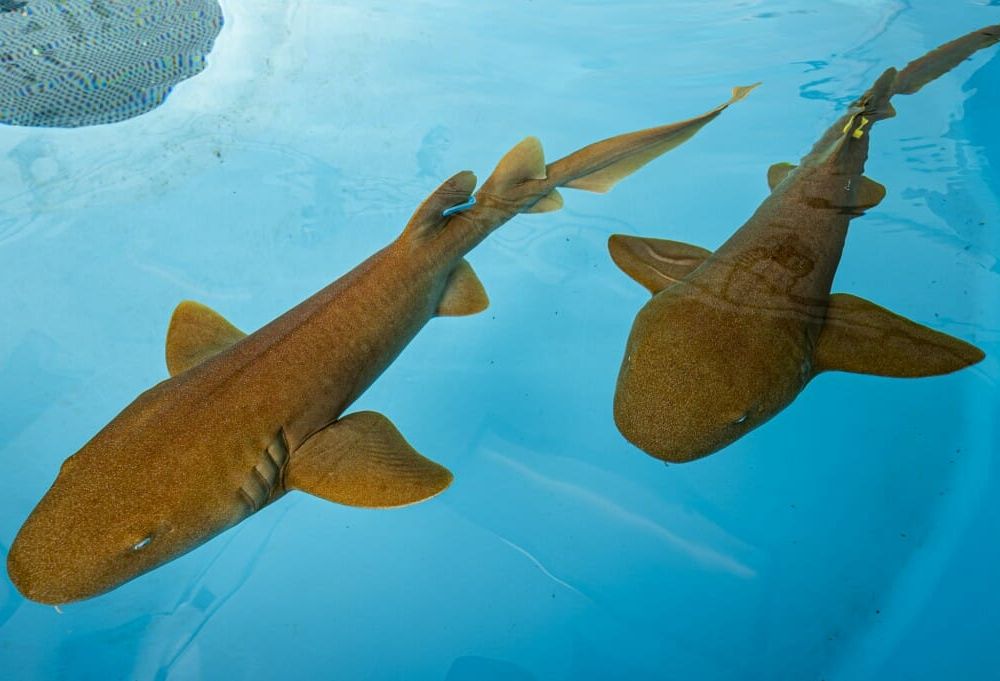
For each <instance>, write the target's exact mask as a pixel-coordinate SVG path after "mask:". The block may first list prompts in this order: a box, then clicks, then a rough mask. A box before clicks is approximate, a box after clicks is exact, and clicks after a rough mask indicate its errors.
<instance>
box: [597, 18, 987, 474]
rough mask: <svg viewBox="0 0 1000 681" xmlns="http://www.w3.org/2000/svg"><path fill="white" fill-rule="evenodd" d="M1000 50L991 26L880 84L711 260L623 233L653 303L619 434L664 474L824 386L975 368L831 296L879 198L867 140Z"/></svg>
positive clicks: (636, 346) (639, 339) (626, 380)
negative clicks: (902, 106) (981, 56)
mask: <svg viewBox="0 0 1000 681" xmlns="http://www.w3.org/2000/svg"><path fill="white" fill-rule="evenodd" d="M998 40H1000V26H991V27H988V28H985V29H982V30H979V31H975V32H973V33H970V34H968V35H966V36H964V37H962V38H959V39H957V40H955V41H952V42H950V43H947V44H946V45H943V46H941V47H939V48H937V49H936V50H933V51H931V52H929V53H928V54H927V55H925V56H924V57H922V58H920V59H918V60H916V61H913V62H911V63H910V64H908V65H907V66H906V67H905V68H904V69H903V70H902V71H898V72H897V70H896V69H893V68H890V69H888V70H887V71H885V72H884V73H883V74H882V75H881V76H880V77H879V78H878V80H877V81H876V82H875V84H874V85H873V86H872V87H871V89H869V90H868V91H867V92H866V93H865V94H864V95H862V96H861V98H860V99H858V100H857V101H855V102H854V103H853V104H851V106H850V107H849V108H848V110H847V112H846V113H845V114H844V115H843V116H842V117H841V118H840V119H839V120H838V121H837V122H836V123H834V124H833V126H832V127H830V129H829V130H827V131H826V133H825V134H824V135H823V136H822V137H821V138H820V139H819V141H818V142H817V143H816V144H815V146H813V148H812V150H811V151H810V152H809V154H808V155H806V156H805V157H804V158H803V159H802V160H801V162H800V163H799V165H798V166H794V165H791V164H788V163H780V164H777V165H774V166H772V167H771V168H770V170H769V171H768V174H767V179H768V184H769V185H770V188H771V193H770V195H769V196H768V197H767V199H765V200H764V202H763V203H762V204H761V205H760V206H759V207H758V208H757V210H756V212H755V213H754V214H753V216H752V217H751V218H750V219H749V220H748V221H747V222H746V223H745V224H744V225H743V226H742V227H740V228H739V229H738V230H737V231H736V232H735V233H734V234H733V235H732V236H731V237H730V238H729V239H728V240H727V241H726V242H725V243H724V244H722V246H721V247H719V249H718V250H716V251H715V252H714V253H712V252H710V251H707V250H705V249H703V248H699V247H697V246H693V245H690V244H686V243H681V242H677V241H669V240H665V239H651V238H640V237H634V236H625V235H620V234H616V235H613V236H612V237H611V238H610V239H609V249H610V251H611V256H612V258H613V260H614V261H615V262H616V263H617V264H618V266H619V267H621V269H622V270H623V271H624V272H625V273H627V274H628V275H630V276H631V277H632V278H633V279H635V280H636V281H637V282H639V283H640V284H642V285H643V286H645V287H646V288H647V289H648V290H649V291H650V292H651V293H652V294H653V298H652V299H651V300H650V301H648V302H647V303H646V304H645V306H644V307H643V308H642V309H641V311H640V312H639V314H638V316H637V317H636V319H635V322H634V324H633V326H632V331H631V334H630V335H629V338H628V342H627V346H626V350H625V356H624V359H623V360H622V364H621V370H620V373H619V376H618V383H617V388H616V391H615V398H614V418H615V422H616V424H617V426H618V429H619V430H620V431H621V433H622V434H623V435H624V436H625V437H626V439H628V440H629V441H631V442H632V443H633V444H635V445H636V446H637V447H639V448H640V449H642V450H643V451H645V452H646V453H648V454H650V455H652V456H654V457H656V458H658V459H663V460H665V461H668V462H685V461H691V460H693V459H697V458H699V457H703V456H706V455H708V454H711V453H713V452H715V451H717V450H719V449H721V448H722V447H725V446H726V445H728V444H730V443H732V442H733V441H735V440H736V439H738V438H740V437H742V436H743V435H745V434H746V433H748V432H749V431H750V430H752V429H753V428H756V427H757V426H759V425H761V424H762V423H764V422H765V421H767V420H768V419H770V418H771V417H773V416H774V415H775V414H777V413H778V412H780V411H781V410H782V409H784V408H785V407H786V406H787V405H788V404H789V403H790V402H791V401H792V400H794V399H795V397H796V396H797V395H798V394H799V392H800V391H801V390H803V389H804V388H805V387H806V385H807V384H808V383H809V381H810V380H812V378H813V377H815V376H816V375H818V374H820V373H822V372H824V371H849V372H855V373H863V374H874V375H878V376H899V377H916V376H933V375H938V374H945V373H949V372H952V371H957V370H958V369H961V368H963V367H967V366H969V365H971V364H975V363H976V362H979V361H980V360H981V359H982V358H983V353H982V352H981V351H980V350H978V349H977V348H975V347H973V346H972V345H970V344H968V343H966V342H964V341H962V340H959V339H957V338H953V337H951V336H948V335H945V334H943V333H939V332H937V331H934V330H932V329H929V328H927V327H926V326H922V325H920V324H917V323H915V322H913V321H910V320H908V319H905V318H903V317H901V316H899V315H896V314H893V313H892V312H889V311H888V310H886V309H883V308H881V307H879V306H877V305H875V304H874V303H871V302H869V301H867V300H864V299H862V298H859V297H857V296H853V295H850V294H846V293H831V285H832V282H833V277H834V273H835V272H836V270H837V266H838V264H839V262H840V257H841V253H842V251H843V248H844V241H845V239H846V236H847V228H848V225H849V224H850V221H851V220H852V219H853V218H855V217H857V216H859V215H861V214H862V213H863V212H864V211H865V210H866V209H868V208H871V207H873V206H875V205H876V204H878V203H879V201H881V199H882V198H883V196H884V195H885V189H884V188H883V187H882V186H881V185H879V184H878V183H876V182H874V181H873V180H870V179H868V178H867V177H865V176H864V175H863V174H862V173H863V171H864V165H865V160H866V159H867V157H868V144H869V133H870V131H871V129H872V127H873V126H874V124H875V123H876V122H877V121H880V120H882V119H884V118H889V117H891V116H893V115H895V111H894V110H893V108H892V105H891V104H890V99H891V98H892V97H893V95H897V94H900V95H903V94H913V93H915V92H917V91H918V90H919V89H920V88H921V87H922V86H923V85H925V84H927V83H928V82H930V81H932V80H934V79H935V78H937V77H939V76H941V75H942V74H944V73H946V72H947V71H949V70H951V69H952V68H954V67H955V66H957V65H958V64H959V63H960V62H962V61H963V60H964V59H966V58H967V57H969V56H970V55H971V54H973V53H974V52H976V51H977V50H980V49H983V48H985V47H988V46H990V45H993V44H994V43H996V42H997V41H998Z"/></svg>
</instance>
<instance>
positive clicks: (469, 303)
mask: <svg viewBox="0 0 1000 681" xmlns="http://www.w3.org/2000/svg"><path fill="white" fill-rule="evenodd" d="M489 305H490V299H489V296H487V295H486V289H485V288H483V283H482V282H481V281H479V277H477V276H476V273H475V271H474V270H473V269H472V265H470V264H469V261H468V260H465V259H464V258H463V259H462V260H461V261H460V262H459V263H458V266H457V267H456V268H455V269H454V271H452V273H451V276H450V277H448V284H447V285H446V286H445V289H444V295H442V296H441V301H440V302H439V303H438V307H437V311H436V312H435V314H436V315H437V316H439V317H462V316H465V315H470V314H476V313H477V312H482V311H483V310H485V309H486V308H487V307H489Z"/></svg>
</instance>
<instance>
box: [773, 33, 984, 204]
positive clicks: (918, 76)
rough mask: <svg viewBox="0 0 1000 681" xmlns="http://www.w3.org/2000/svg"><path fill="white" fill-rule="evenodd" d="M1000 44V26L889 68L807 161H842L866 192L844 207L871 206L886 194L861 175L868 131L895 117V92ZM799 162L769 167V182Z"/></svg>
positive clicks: (911, 88)
mask: <svg viewBox="0 0 1000 681" xmlns="http://www.w3.org/2000/svg"><path fill="white" fill-rule="evenodd" d="M997 42H1000V25H997V26H989V27H987V28H983V29H980V30H978V31H973V32H972V33H969V34H967V35H964V36H962V37H961V38H958V39H956V40H952V41H951V42H949V43H945V44H944V45H941V46H940V47H938V48H936V49H934V50H931V51H930V52H928V53H927V54H925V55H924V56H922V57H920V58H919V59H916V60H914V61H912V62H910V63H909V64H907V65H906V66H905V67H903V69H902V70H897V69H895V68H889V69H886V70H885V71H884V72H883V73H882V75H880V76H879V77H878V79H877V80H876V81H875V83H874V84H873V85H872V86H871V87H870V88H869V89H868V90H867V91H866V92H865V93H864V94H863V95H861V97H859V98H858V99H857V100H856V101H855V102H854V103H853V104H851V106H850V107H849V108H848V110H847V112H846V113H845V114H844V115H843V116H841V117H840V119H839V120H837V121H836V122H835V123H834V124H833V125H832V126H830V128H829V129H828V130H827V131H826V132H825V133H824V134H823V136H822V137H821V138H820V139H819V141H817V142H816V144H815V145H813V148H812V150H810V152H809V153H808V154H807V155H806V156H805V158H803V159H802V164H803V165H805V164H807V163H810V162H812V163H829V162H833V163H836V164H837V165H838V166H839V167H840V168H841V170H840V173H841V174H842V175H844V176H845V177H846V176H851V175H855V176H858V177H859V178H860V179H861V182H860V184H859V185H858V186H859V187H860V188H861V191H860V192H858V193H857V194H856V195H855V196H854V197H852V199H851V200H850V201H849V202H847V204H844V206H842V207H846V208H849V209H851V210H857V209H860V210H861V211H863V210H865V209H867V208H871V207H872V206H874V205H875V204H877V203H878V202H879V201H881V199H882V197H883V196H884V195H885V190H884V188H883V187H882V186H881V185H879V184H878V183H877V182H874V181H873V180H870V179H868V178H865V177H863V176H862V175H861V173H862V172H863V170H864V165H865V161H866V160H867V158H868V133H869V132H870V131H871V128H872V126H873V125H874V124H875V122H877V121H880V120H883V119H885V118H892V117H893V116H895V115H896V110H895V109H894V108H893V106H892V102H891V100H892V98H893V96H894V95H910V94H913V93H915V92H917V91H919V90H920V89H921V88H922V87H923V86H924V85H926V84H927V83H929V82H931V81H933V80H935V79H937V78H940V77H941V76H942V75H944V74H945V73H947V72H948V71H950V70H952V69H953V68H955V67H956V66H957V65H959V64H960V63H962V61H964V60H965V59H967V58H968V57H970V56H971V55H973V54H975V53H976V52H977V51H979V50H982V49H984V48H987V47H990V46H991V45H994V44H996V43H997ZM794 168H795V166H790V165H788V164H778V165H776V166H773V167H772V168H771V171H769V177H768V182H769V184H770V185H771V188H772V189H774V188H775V187H776V186H777V184H780V183H781V181H782V180H783V179H784V177H786V176H787V175H788V174H789V172H790V171H791V170H793V169H794Z"/></svg>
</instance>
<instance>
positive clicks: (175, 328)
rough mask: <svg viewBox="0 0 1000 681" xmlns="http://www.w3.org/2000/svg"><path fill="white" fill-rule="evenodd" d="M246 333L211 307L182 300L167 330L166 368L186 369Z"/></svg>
mask: <svg viewBox="0 0 1000 681" xmlns="http://www.w3.org/2000/svg"><path fill="white" fill-rule="evenodd" d="M244 336H246V334H245V333H243V332H242V331H240V330H239V329H237V328H236V327H235V326H233V325H232V324H230V323H229V322H228V321H226V319H225V317H223V316H222V315H220V314H219V313H218V312H216V311H215V310H213V309H212V308H210V307H207V306H205V305H202V304H201V303H196V302H194V301H193V300H185V301H183V302H182V303H181V304H180V305H178V306H177V308H176V309H174V314H173V316H171V317H170V327H169V328H168V329H167V370H168V371H169V372H170V375H171V376H176V375H177V374H179V373H181V372H184V371H187V370H188V369H190V368H191V367H193V366H195V365H197V364H201V363H202V362H204V361H205V360H206V359H208V358H209V357H212V356H214V355H217V354H218V353H220V352H222V351H223V350H225V349H226V348H228V347H230V346H231V345H233V344H234V343H236V342H238V341H240V340H241V339H242V338H243V337H244Z"/></svg>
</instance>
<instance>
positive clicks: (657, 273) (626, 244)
mask: <svg viewBox="0 0 1000 681" xmlns="http://www.w3.org/2000/svg"><path fill="white" fill-rule="evenodd" d="M608 250H609V251H611V259H612V260H614V261H615V264H616V265H618V267H620V268H621V270H622V271H623V272H624V273H625V274H627V275H629V276H630V277H632V278H633V279H635V280H636V281H637V282H639V283H640V284H642V285H643V286H645V287H646V288H647V289H649V292H650V293H652V294H654V295H655V294H657V293H659V292H660V291H662V290H663V289H665V288H667V287H668V286H672V285H673V284H676V283H677V282H678V281H680V280H681V279H683V278H684V277H686V276H687V275H689V274H691V272H693V271H695V270H696V269H698V267H699V266H700V265H701V264H702V263H703V262H705V260H707V259H708V257H709V256H710V255H712V252H711V251H707V250H705V249H704V248H701V247H699V246H693V245H691V244H686V243H684V242H683V241H671V240H669V239H648V238H644V237H639V236H626V235H624V234H613V235H611V238H609V239H608Z"/></svg>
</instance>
